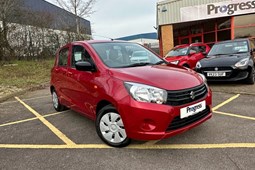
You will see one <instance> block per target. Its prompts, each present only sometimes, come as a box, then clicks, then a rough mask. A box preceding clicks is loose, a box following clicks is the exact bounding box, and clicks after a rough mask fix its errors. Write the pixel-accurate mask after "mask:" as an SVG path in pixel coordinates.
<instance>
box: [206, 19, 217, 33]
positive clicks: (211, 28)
mask: <svg viewBox="0 0 255 170" xmlns="http://www.w3.org/2000/svg"><path fill="white" fill-rule="evenodd" d="M214 30H215V20H206V21H205V22H204V32H211V31H214Z"/></svg>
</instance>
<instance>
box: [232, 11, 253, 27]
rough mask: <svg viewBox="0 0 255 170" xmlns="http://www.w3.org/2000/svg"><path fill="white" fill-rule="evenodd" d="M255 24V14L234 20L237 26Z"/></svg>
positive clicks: (237, 17)
mask: <svg viewBox="0 0 255 170" xmlns="http://www.w3.org/2000/svg"><path fill="white" fill-rule="evenodd" d="M250 24H255V14H249V15H242V16H236V17H235V18H234V25H235V27H236V26H244V25H250Z"/></svg>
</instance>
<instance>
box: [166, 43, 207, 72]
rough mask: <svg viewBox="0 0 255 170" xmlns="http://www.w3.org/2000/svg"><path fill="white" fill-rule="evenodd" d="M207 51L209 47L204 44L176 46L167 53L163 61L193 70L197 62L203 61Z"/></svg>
mask: <svg viewBox="0 0 255 170" xmlns="http://www.w3.org/2000/svg"><path fill="white" fill-rule="evenodd" d="M209 51H210V47H209V46H208V45H206V44H204V43H193V44H190V45H189V44H183V45H178V46H176V47H174V48H173V49H172V50H170V51H169V52H168V53H167V55H166V56H165V60H167V61H168V62H170V63H172V64H176V65H179V66H184V67H188V68H191V69H195V68H196V64H197V62H198V61H199V60H201V59H203V58H204V57H205V55H206V54H208V52H209Z"/></svg>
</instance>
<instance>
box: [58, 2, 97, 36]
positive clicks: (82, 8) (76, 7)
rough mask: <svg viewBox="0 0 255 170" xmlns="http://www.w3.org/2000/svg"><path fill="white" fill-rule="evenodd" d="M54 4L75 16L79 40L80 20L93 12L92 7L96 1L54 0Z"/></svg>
mask: <svg viewBox="0 0 255 170" xmlns="http://www.w3.org/2000/svg"><path fill="white" fill-rule="evenodd" d="M56 2H57V3H58V5H59V6H60V7H62V8H63V9H65V10H67V11H69V12H71V13H73V14H74V15H75V16H76V32H77V34H78V37H79V38H81V26H80V18H86V17H89V16H90V15H91V14H93V13H94V12H95V11H94V10H93V7H94V5H95V3H96V0H56Z"/></svg>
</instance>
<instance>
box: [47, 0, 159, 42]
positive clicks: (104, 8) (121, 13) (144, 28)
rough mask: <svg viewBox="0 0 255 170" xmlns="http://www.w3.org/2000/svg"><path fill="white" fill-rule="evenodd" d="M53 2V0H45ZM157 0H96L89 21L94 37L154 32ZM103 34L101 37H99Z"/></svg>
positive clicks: (114, 36)
mask: <svg viewBox="0 0 255 170" xmlns="http://www.w3.org/2000/svg"><path fill="white" fill-rule="evenodd" d="M46 1H48V2H51V3H54V1H55V0H46ZM156 3H157V0H97V3H96V5H95V7H94V9H95V11H96V13H94V14H92V16H91V17H90V18H87V19H88V20H89V21H90V22H91V27H92V35H93V38H94V39H103V37H110V38H119V37H124V36H129V35H135V34H141V33H148V32H156V30H155V29H154V26H156ZM101 36H103V37H101Z"/></svg>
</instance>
